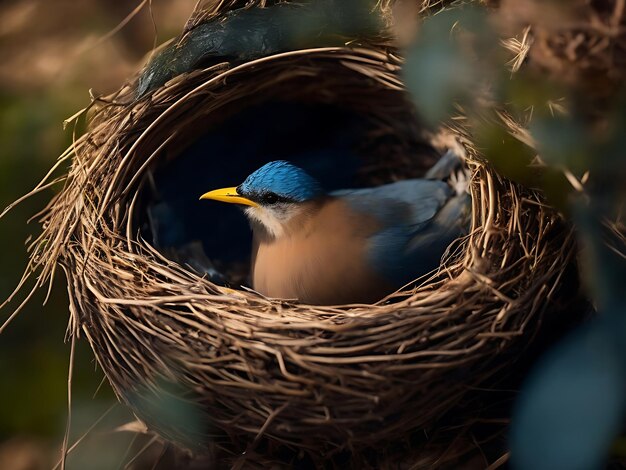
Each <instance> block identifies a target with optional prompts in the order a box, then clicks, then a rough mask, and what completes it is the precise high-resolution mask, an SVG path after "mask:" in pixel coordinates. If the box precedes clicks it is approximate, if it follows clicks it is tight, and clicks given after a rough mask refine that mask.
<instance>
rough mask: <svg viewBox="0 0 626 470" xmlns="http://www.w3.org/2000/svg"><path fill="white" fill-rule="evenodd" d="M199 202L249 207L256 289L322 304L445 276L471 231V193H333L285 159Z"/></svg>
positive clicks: (395, 186)
mask: <svg viewBox="0 0 626 470" xmlns="http://www.w3.org/2000/svg"><path fill="white" fill-rule="evenodd" d="M444 166H445V165H444ZM200 199H205V200H214V201H221V202H226V203H232V204H237V205H239V206H241V207H242V208H243V209H244V213H245V215H246V216H247V218H248V221H249V223H250V226H251V228H252V232H253V242H252V245H253V247H252V259H251V276H250V277H251V281H252V288H253V289H254V290H255V291H257V292H259V293H261V294H263V295H265V296H267V297H270V298H281V299H295V300H297V301H299V302H302V303H305V304H314V305H340V304H363V303H367V304H371V303H374V302H376V301H379V300H382V299H383V298H384V297H385V296H387V295H388V294H391V293H393V292H394V291H396V290H398V289H400V288H402V287H403V286H405V285H406V284H408V283H410V282H411V281H413V280H415V279H417V278H419V277H421V276H423V275H425V274H428V273H429V272H431V271H433V270H435V269H437V268H438V266H439V264H440V262H441V258H442V256H443V255H444V254H445V252H446V250H447V248H448V247H449V246H450V245H451V244H452V243H453V242H454V241H455V240H457V239H458V238H460V237H462V236H463V235H464V234H466V233H467V231H468V228H469V227H468V223H469V222H468V221H469V218H468V213H469V210H470V197H469V194H468V193H467V191H466V190H462V189H461V190H459V189H456V188H454V187H453V186H452V185H451V184H449V183H448V182H447V181H442V180H436V179H425V178H424V179H410V180H403V181H397V182H394V183H389V184H385V185H382V186H377V187H371V188H361V189H342V190H338V191H332V192H328V191H326V190H325V189H324V188H323V187H322V185H321V184H320V183H319V181H317V180H316V179H315V178H313V177H312V176H310V175H309V174H308V173H307V172H306V171H304V170H303V169H302V168H300V167H298V166H296V165H294V164H292V163H290V162H288V161H285V160H277V161H271V162H269V163H267V164H265V165H263V166H262V167H260V168H259V169H257V170H256V171H254V172H253V173H251V174H250V175H249V176H248V177H247V178H246V179H245V180H244V181H243V183H241V184H240V185H239V186H236V187H228V188H222V189H216V190H213V191H209V192H207V193H205V194H203V195H202V196H200Z"/></svg>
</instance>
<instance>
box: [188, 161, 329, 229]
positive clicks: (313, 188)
mask: <svg viewBox="0 0 626 470" xmlns="http://www.w3.org/2000/svg"><path fill="white" fill-rule="evenodd" d="M324 194H326V193H325V191H324V190H323V189H322V186H321V185H320V184H319V182H318V181H317V180H315V179H314V178H313V177H311V176H310V175H309V174H307V173H306V172H305V171H304V170H303V169H302V168H298V167H297V166H295V165H292V164H291V163H289V162H286V161H282V160H280V161H275V162H270V163H267V164H266V165H263V166H262V167H261V168H259V169H258V170H256V171H255V172H254V173H252V174H251V175H250V176H248V177H247V178H246V180H245V181H244V182H243V183H241V184H240V185H239V186H237V187H236V188H224V189H216V190H214V191H210V192H208V193H206V194H204V195H202V196H201V197H200V199H213V200H217V201H222V202H231V203H235V204H241V205H244V206H248V207H246V209H245V212H246V215H247V216H248V218H249V219H250V221H251V222H252V225H253V228H255V229H256V228H261V229H263V230H264V232H266V233H268V234H270V235H271V236H273V237H279V236H281V235H282V234H284V233H285V227H286V225H287V224H288V222H289V221H290V220H292V218H293V217H294V216H296V215H298V214H299V213H301V212H302V211H303V210H304V209H303V204H302V203H304V202H307V201H311V200H313V199H316V198H318V197H321V196H323V195H324Z"/></svg>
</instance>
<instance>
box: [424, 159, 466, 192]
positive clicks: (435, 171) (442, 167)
mask: <svg viewBox="0 0 626 470" xmlns="http://www.w3.org/2000/svg"><path fill="white" fill-rule="evenodd" d="M425 178H426V179H431V180H443V181H446V182H447V183H448V184H449V185H450V186H451V187H452V188H453V189H454V192H455V193H456V194H457V195H461V194H465V193H468V192H469V182H470V175H469V170H468V168H467V167H466V166H465V165H464V162H463V157H461V156H460V155H459V154H458V153H457V152H455V151H454V150H448V151H447V152H446V153H445V154H443V156H442V157H441V158H440V159H439V160H438V161H437V163H435V164H434V165H433V166H432V168H431V169H430V170H428V172H427V173H426V175H425Z"/></svg>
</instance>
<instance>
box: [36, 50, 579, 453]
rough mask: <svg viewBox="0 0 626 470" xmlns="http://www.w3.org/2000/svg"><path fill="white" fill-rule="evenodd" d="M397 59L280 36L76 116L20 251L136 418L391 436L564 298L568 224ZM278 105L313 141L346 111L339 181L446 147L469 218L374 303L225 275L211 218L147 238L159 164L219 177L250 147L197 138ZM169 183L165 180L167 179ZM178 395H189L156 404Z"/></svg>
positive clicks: (252, 442)
mask: <svg viewBox="0 0 626 470" xmlns="http://www.w3.org/2000/svg"><path fill="white" fill-rule="evenodd" d="M400 66H401V59H400V58H399V57H398V56H397V55H396V52H395V50H394V49H393V47H391V46H390V45H388V44H385V43H384V41H376V42H373V43H360V44H354V45H351V46H350V47H325V48H313V49H307V50H295V51H290V52H284V53H277V54H272V55H270V56H267V57H262V58H257V59H254V60H249V61H242V62H240V63H229V62H227V61H225V62H219V63H217V64H213V65H209V66H207V67H204V68H199V69H196V70H193V71H190V72H189V73H185V74H183V75H180V76H177V77H175V78H173V79H172V80H169V81H168V82H167V83H165V84H163V85H161V86H159V87H157V88H156V89H154V90H153V91H151V92H149V93H146V94H145V95H144V96H142V97H140V98H137V93H136V90H137V83H138V81H137V79H135V80H133V81H132V82H131V83H129V84H127V85H126V86H124V87H123V88H122V89H121V90H120V91H119V92H118V93H116V94H114V95H113V96H110V97H106V98H97V99H96V100H95V101H94V103H93V106H92V108H91V110H90V125H89V131H88V132H87V133H86V134H85V135H84V136H82V137H81V138H79V139H78V140H77V141H76V142H75V144H74V145H73V147H72V148H71V149H70V150H69V151H68V152H67V153H66V154H65V155H64V156H63V157H62V159H61V161H60V162H59V164H58V165H61V164H62V163H63V162H71V166H70V168H69V172H68V173H67V175H66V176H65V184H64V187H63V189H62V190H61V191H60V192H59V193H58V194H57V195H56V196H55V197H54V199H53V200H52V201H51V202H50V204H49V205H48V207H47V208H46V209H45V211H44V212H43V213H42V216H41V220H42V223H43V233H42V234H41V236H40V237H39V238H38V240H37V241H36V242H35V243H34V244H33V245H32V249H33V252H32V262H31V263H32V264H31V268H30V269H31V271H32V272H34V271H36V270H39V272H40V273H41V274H40V276H39V280H40V283H43V282H44V281H45V280H48V279H51V278H52V277H54V273H55V270H56V269H57V267H60V268H62V270H63V271H64V273H65V275H66V277H67V283H68V293H69V298H70V311H71V333H72V334H73V335H76V336H81V337H84V338H86V339H87V341H88V342H89V343H90V345H91V347H92V348H93V351H94V353H95V355H96V358H97V360H98V363H99V364H100V366H101V367H102V369H103V370H104V372H105V374H106V376H107V378H108V380H109V382H110V384H111V385H112V387H113V389H114V390H115V392H116V394H117V396H118V398H119V399H120V400H121V401H122V402H124V403H126V404H127V405H129V406H130V407H131V408H132V409H133V411H134V412H135V414H136V416H137V417H138V418H139V419H140V420H142V421H143V422H144V423H145V424H146V425H147V427H148V429H150V430H152V431H155V432H156V433H158V434H159V435H160V436H162V437H163V438H164V439H166V440H167V441H169V442H173V443H175V444H178V445H182V446H185V447H187V448H193V449H194V450H195V451H197V452H203V451H211V452H213V451H216V449H222V450H225V451H227V452H231V453H234V454H238V453H239V454H240V453H241V452H242V451H244V450H246V448H247V449H248V450H251V449H253V448H254V447H255V446H256V447H257V448H258V447H259V446H263V445H270V446H282V445H286V446H287V447H290V448H295V449H297V450H299V451H303V452H304V453H307V454H309V455H310V456H311V458H313V459H315V460H316V459H323V458H325V457H326V456H328V455H331V454H334V453H337V452H339V451H342V450H346V449H347V450H350V451H354V452H356V453H358V452H360V451H361V450H363V449H367V448H368V447H373V446H377V447H378V448H382V446H384V445H387V444H386V443H396V444H397V443H398V442H400V441H403V440H404V439H406V438H407V436H410V435H411V434H415V433H417V434H419V433H420V432H422V430H429V431H430V430H433V429H436V428H437V425H438V423H439V422H440V421H441V420H442V418H443V417H445V416H449V415H450V414H451V413H452V414H453V416H455V419H458V421H459V422H462V420H463V419H465V418H467V416H466V417H465V418H463V416H462V415H461V414H454V413H453V412H454V410H455V409H457V407H458V406H459V404H460V403H461V402H465V401H467V400H468V399H469V398H468V397H470V396H471V395H472V394H473V393H477V392H475V390H477V389H479V388H480V387H483V386H485V384H488V383H493V382H494V381H495V378H498V380H499V379H501V378H502V377H503V376H504V375H506V373H507V372H506V371H507V370H510V369H511V368H514V366H513V364H514V363H515V361H517V360H518V356H519V355H520V354H521V353H522V352H523V351H524V350H525V349H526V348H527V346H528V344H529V343H530V342H531V340H532V339H533V338H534V336H535V335H536V333H537V331H538V328H539V325H540V323H541V320H542V318H543V317H544V314H545V313H546V312H548V311H551V309H554V307H555V304H556V303H557V302H558V301H559V299H560V298H561V297H563V296H564V297H567V295H568V294H567V292H563V290H562V289H560V287H561V285H562V279H563V276H564V273H565V271H566V269H567V266H568V265H569V264H570V261H571V260H572V255H573V242H572V237H571V234H570V231H569V230H567V229H566V228H564V226H563V224H562V223H561V221H560V218H559V216H558V215H557V214H556V213H555V212H554V211H553V210H552V209H550V208H549V207H547V206H546V205H545V204H544V201H543V198H542V196H541V195H540V194H538V193H536V192H534V191H532V190H528V189H524V188H522V187H520V186H518V185H516V184H514V183H512V182H511V181H508V180H507V179H505V178H503V177H501V176H499V175H498V174H497V173H496V172H494V170H492V169H491V168H490V167H489V166H488V165H487V164H486V163H485V162H484V161H483V159H482V158H481V156H480V154H479V153H478V152H477V151H476V149H475V148H474V147H473V145H472V142H471V139H469V138H468V136H467V135H466V133H464V132H463V131H462V130H461V129H453V128H442V129H440V130H439V131H438V132H436V133H430V132H427V131H426V130H424V129H423V128H422V127H421V126H420V124H419V122H418V121H417V119H416V112H415V109H414V108H413V105H412V104H411V101H410V100H409V98H408V97H407V94H406V92H405V90H404V88H403V83H402V80H401V78H400V75H399V71H400ZM291 105H295V107H294V108H289V109H297V110H305V111H302V112H303V113H305V114H307V113H308V114H307V116H308V117H307V118H306V119H305V124H306V125H304V127H303V129H304V130H303V129H298V130H296V131H294V132H295V137H294V139H293V140H294V141H295V144H294V145H299V144H301V145H311V146H314V144H315V142H316V141H318V140H319V139H320V138H321V137H320V136H322V135H324V133H325V132H326V131H325V130H324V126H328V122H331V123H333V122H334V121H333V116H337V115H341V116H342V119H344V117H345V119H347V120H348V121H350V122H351V123H352V124H351V126H352V127H351V129H352V130H353V131H354V135H356V136H357V137H358V138H356V139H355V140H353V141H350V148H351V149H352V151H354V155H355V156H356V161H357V164H356V169H355V172H354V174H353V175H352V178H353V182H354V183H355V184H357V185H368V184H370V185H371V184H381V183H385V182H389V181H393V180H398V179H403V178H410V177H416V176H419V175H421V174H423V173H424V171H425V170H426V169H427V168H428V167H430V166H431V165H432V164H433V163H434V162H435V161H436V159H437V156H438V155H442V154H443V153H444V152H446V151H448V150H450V149H452V150H453V151H455V152H457V153H459V154H461V155H462V156H463V157H464V158H465V162H466V166H467V169H468V173H469V177H470V185H469V190H470V192H471V198H472V209H473V211H472V220H471V230H470V232H469V234H468V236H467V237H466V238H464V239H463V240H460V241H459V242H458V243H456V244H455V245H454V246H452V247H451V248H450V250H449V251H448V253H447V255H446V257H445V259H443V260H442V264H441V266H440V268H439V269H438V271H437V272H434V273H432V274H430V275H428V276H426V277H424V278H422V279H420V280H418V281H416V282H415V283H413V284H411V285H410V286H407V287H406V288H405V289H403V290H402V291H401V292H398V293H396V294H393V295H392V296H390V297H389V298H387V299H384V300H382V301H381V302H378V303H376V304H374V305H337V306H315V305H303V304H300V303H297V302H294V301H289V300H277V299H269V298H264V297H263V296H261V295H259V294H257V293H255V292H253V291H252V290H250V289H248V288H246V287H241V284H242V281H241V279H245V276H244V277H241V276H240V277H239V278H238V277H237V267H236V266H237V262H236V260H235V261H232V260H224V259H222V258H223V257H221V252H220V250H219V247H216V246H213V245H211V244H210V243H211V240H212V234H216V235H215V237H218V236H222V237H224V232H223V230H224V229H223V227H222V228H220V227H221V225H220V220H218V219H219V218H217V217H216V218H214V219H212V220H211V219H210V220H209V222H208V226H207V231H206V232H207V233H206V234H205V235H206V240H204V241H202V240H201V243H200V245H201V246H202V250H200V251H201V253H200V254H198V251H193V250H192V253H191V254H189V250H185V249H184V248H181V246H180V245H177V244H176V243H172V244H171V246H166V245H164V244H163V242H162V240H163V236H162V233H161V232H159V229H158V228H155V223H154V219H155V217H156V216H154V214H155V210H156V209H158V207H156V206H158V204H159V203H160V202H162V201H161V199H159V198H162V197H163V194H162V193H161V192H160V188H161V186H162V185H167V184H168V181H170V182H171V178H174V176H173V175H174V174H175V173H176V172H177V171H179V170H180V168H179V167H176V165H177V164H178V163H179V162H180V161H182V160H183V159H186V160H187V161H189V162H192V163H193V165H192V166H190V167H185V166H184V165H183V167H181V168H183V169H182V170H180V171H181V172H182V173H183V174H184V175H187V177H188V178H189V179H190V180H191V179H192V174H191V173H185V171H187V170H185V168H187V169H189V168H192V167H196V168H202V169H203V170H202V171H196V172H195V173H200V176H201V177H205V178H206V179H207V181H208V179H209V178H214V177H219V178H220V179H219V180H215V181H221V182H222V183H224V184H228V183H235V184H236V183H237V182H239V181H238V180H236V179H234V177H233V179H232V180H231V179H229V180H228V181H225V180H224V178H225V177H226V175H227V176H228V178H231V176H232V175H233V174H235V173H232V171H235V172H238V173H236V175H237V176H241V175H243V176H245V174H247V173H249V171H248V170H251V169H254V168H256V167H258V166H259V163H262V161H261V160H262V159H263V158H264V157H263V156H259V155H256V154H253V153H251V154H247V155H248V158H245V157H244V154H245V152H244V150H234V151H233V152H234V155H236V156H235V157H233V156H232V155H231V154H229V153H228V151H227V150H228V146H227V147H225V148H226V150H222V147H216V145H217V144H215V141H214V140H211V139H214V138H217V137H215V136H219V135H223V134H224V132H227V133H228V132H231V133H232V134H229V135H230V137H229V138H230V139H231V142H234V141H245V140H246V136H247V135H248V134H249V133H252V132H256V133H259V132H260V133H261V134H262V135H264V136H266V137H267V138H268V139H270V140H271V138H272V137H271V136H272V135H273V133H275V132H277V131H276V129H277V128H280V127H281V126H283V125H287V124H288V123H289V120H290V118H289V117H286V118H284V121H282V120H281V113H282V110H284V109H285V108H282V107H281V106H291ZM271 109H274V110H276V109H278V110H281V111H279V112H274V113H273V114H272V113H271V112H270V111H268V110H271ZM250 110H252V111H250ZM266 112H270V114H269V115H268V114H265V113H266ZM294 112H300V111H294ZM241 116H247V117H246V118H245V119H243V118H240V117H241ZM299 116H300V115H299ZM238 119H239V120H238ZM241 119H243V120H241ZM246 119H247V120H246ZM503 125H504V124H503ZM224 126H226V127H224ZM332 126H333V127H337V126H338V125H336V124H332ZM511 126H512V124H511ZM225 129H226V130H225ZM253 129H254V131H253ZM514 130H516V129H513V128H511V131H514ZM207 135H208V136H209V137H206V136H207ZM203 139H204V140H203ZM206 139H208V140H206ZM281 139H282V137H279V138H277V139H275V141H274V144H275V145H274V144H272V145H270V147H269V148H270V151H272V152H274V151H279V150H280V148H281V145H280V141H281ZM198 142H204V144H202V143H200V144H198ZM197 145H199V147H197ZM194 146H195V147H194ZM215 149H219V150H215ZM331 157H332V158H330V160H328V159H326V160H328V161H330V163H331V168H332V167H333V166H334V165H337V166H340V165H341V156H336V155H331ZM322 160H323V161H326V160H324V159H322ZM233 161H234V165H232V163H233ZM265 161H267V159H266V160H265ZM229 162H230V164H231V165H230V166H228V164H229ZM194 165H195V166H194ZM202 165H204V166H202ZM224 165H226V166H225V167H224ZM222 167H224V168H226V167H227V168H229V169H230V170H228V171H231V170H232V171H231V173H225V172H224V171H222ZM200 180H201V181H203V178H200ZM181 181H183V183H182V184H180V183H181ZM184 181H185V180H184V179H183V180H175V184H174V187H177V188H179V190H180V191H181V192H182V193H184V192H185V190H186V188H185V183H184ZM343 183H344V181H340V182H339V183H338V184H343ZM44 185H45V183H42V186H41V187H44ZM206 189H210V184H208V183H206V182H205V183H204V184H203V185H202V187H201V188H200V189H199V190H198V191H197V192H194V191H195V189H194V190H193V191H190V192H189V195H190V199H189V200H188V201H187V204H188V205H189V206H194V205H195V204H198V205H199V203H197V202H196V199H197V197H198V196H199V195H200V194H201V192H202V191H203V190H206ZM192 196H193V197H192ZM155 207H156V209H155ZM201 210H205V211H206V210H208V209H207V207H206V205H205V206H201ZM156 212H157V213H158V210H156ZM168 217H169V218H166V219H158V217H156V219H158V220H161V221H163V220H165V221H166V222H167V221H172V223H180V220H178V219H177V218H176V211H174V213H173V215H172V214H169V215H168ZM194 220H196V221H197V220H199V219H198V217H197V214H196V215H193V214H192V215H191V216H190V219H189V220H187V221H183V223H185V224H189V223H191V224H193V221H194ZM190 221H191V222H190ZM220 231H222V232H221V233H222V235H217V234H219V233H220ZM157 233H161V237H160V238H161V239H160V240H158V238H159V237H158V236H157ZM195 246H196V248H197V247H198V246H199V245H198V244H196V245H195ZM185 253H186V254H185ZM205 255H206V256H205ZM199 258H202V259H199ZM205 258H206V259H205ZM203 263H205V264H203ZM208 263H210V265H209V266H208V267H207V266H206V264H208ZM199 266H200V267H199ZM202 266H204V267H205V268H206V269H204V268H202ZM215 273H218V274H219V276H218V274H215ZM214 274H215V275H214ZM220 276H221V277H220ZM569 295H571V293H570V294H569ZM177 406H178V407H179V408H180V409H182V410H187V411H188V410H189V409H191V410H193V413H192V414H188V415H185V416H188V419H187V418H186V419H185V420H183V421H181V420H180V419H179V420H177V419H175V418H172V416H170V415H171V413H169V412H168V411H167V410H168V409H174V408H176V407H177ZM189 407H191V408H189ZM176 409H178V408H176ZM474 411H475V410H474ZM183 415H184V412H183ZM475 415H476V411H475ZM475 417H476V416H474V418H475ZM457 424H458V423H457ZM424 440H426V439H424ZM263 443H265V444H263ZM267 443H269V444H267Z"/></svg>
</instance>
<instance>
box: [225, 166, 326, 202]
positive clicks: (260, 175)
mask: <svg viewBox="0 0 626 470" xmlns="http://www.w3.org/2000/svg"><path fill="white" fill-rule="evenodd" d="M237 192H238V193H239V194H241V195H242V196H245V197H247V198H249V199H251V200H253V201H255V202H257V203H258V204H261V205H262V204H264V203H266V202H269V203H274V202H276V201H277V202H280V201H283V202H295V203H298V202H305V201H309V200H311V199H315V198H317V197H319V196H322V195H323V194H324V190H323V189H322V187H321V186H320V184H319V183H318V182H317V180H316V179H314V178H313V177H311V176H310V175H309V174H308V173H306V172H305V171H304V170H303V169H302V168H299V167H297V166H295V165H292V164H291V163H289V162H286V161H284V160H278V161H274V162H269V163H267V164H265V165H263V166H262V167H261V168H259V169H258V170H256V171H255V172H254V173H252V174H251V175H250V176H248V177H247V178H246V180H245V181H244V182H243V183H242V184H241V185H239V187H238V188H237Z"/></svg>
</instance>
